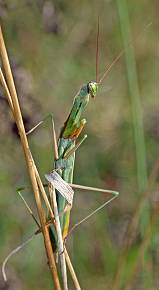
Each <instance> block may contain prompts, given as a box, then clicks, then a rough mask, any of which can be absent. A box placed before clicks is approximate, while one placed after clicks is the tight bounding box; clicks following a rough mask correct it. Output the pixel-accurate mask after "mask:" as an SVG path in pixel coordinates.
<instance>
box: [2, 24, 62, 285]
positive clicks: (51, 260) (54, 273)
mask: <svg viewBox="0 0 159 290" xmlns="http://www.w3.org/2000/svg"><path fill="white" fill-rule="evenodd" d="M0 53H1V57H2V63H3V66H4V70H5V75H6V78H7V83H8V88H9V91H10V95H11V99H12V103H13V109H14V117H15V121H16V124H17V127H18V131H19V135H20V139H21V144H22V147H23V151H24V156H25V160H26V163H27V167H28V172H29V176H30V180H31V183H32V188H33V192H34V196H35V200H36V205H37V210H38V215H39V219H40V223H41V228H42V233H43V237H44V243H45V249H46V254H47V257H48V262H49V266H50V271H51V274H52V278H53V281H54V285H55V289H56V290H61V287H60V282H59V278H58V273H57V269H56V264H55V259H54V255H53V251H52V245H51V241H50V236H49V231H48V228H47V227H46V226H45V222H46V219H45V214H44V211H43V208H42V203H41V199H40V193H39V188H38V184H37V180H36V175H35V169H34V166H33V162H32V157H31V154H30V149H29V144H28V140H27V137H26V133H25V128H24V124H23V119H22V114H21V110H20V106H19V101H18V97H17V93H16V89H15V85H14V80H13V76H12V72H11V68H10V63H9V59H8V55H7V51H6V47H5V43H4V39H3V35H2V30H1V28H0ZM11 109H12V107H11Z"/></svg>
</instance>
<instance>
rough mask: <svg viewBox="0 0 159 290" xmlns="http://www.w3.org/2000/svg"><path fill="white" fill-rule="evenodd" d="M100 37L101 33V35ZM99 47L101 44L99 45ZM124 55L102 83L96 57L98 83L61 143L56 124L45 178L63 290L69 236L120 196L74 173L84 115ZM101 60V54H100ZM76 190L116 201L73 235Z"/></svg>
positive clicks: (87, 89)
mask: <svg viewBox="0 0 159 290" xmlns="http://www.w3.org/2000/svg"><path fill="white" fill-rule="evenodd" d="M98 35H99V29H98V34H97V37H98ZM97 44H98V42H97ZM97 51H98V45H97ZM122 54H123V51H122V52H121V53H120V54H119V55H118V56H117V57H116V58H115V59H114V61H113V62H112V64H111V65H110V66H109V67H108V69H107V70H106V71H105V72H104V74H103V76H102V77H101V79H100V80H99V81H98V78H97V75H98V74H97V71H98V66H97V64H98V61H97V59H98V57H96V81H90V82H88V83H87V84H85V85H83V86H82V87H81V89H80V90H79V92H78V93H77V95H76V96H75V98H74V102H73V105H72V108H71V110H70V113H69V115H68V118H67V119H66V121H65V123H64V126H63V127H62V129H61V132H60V136H59V139H58V141H57V138H56V132H55V128H54V122H53V140H54V170H53V172H51V173H49V174H46V175H45V177H46V179H47V181H48V191H49V207H50V208H51V210H52V211H53V214H54V216H53V217H54V220H52V219H51V218H52V216H51V217H50V215H49V216H48V221H50V224H49V232H50V238H51V241H52V248H53V251H54V253H57V254H58V256H59V258H60V265H61V273H62V280H63V289H64V290H68V283H67V270H66V263H65V243H64V241H65V240H66V238H67V236H68V235H69V234H70V232H71V231H72V230H73V229H74V228H75V227H76V226H77V225H79V224H81V223H82V222H84V221H86V220H87V219H88V218H90V217H91V216H92V215H93V214H95V213H96V212H98V211H99V210H100V209H102V208H103V207H104V206H106V205H107V204H108V203H109V202H111V201H112V200H113V199H114V198H116V197H117V196H118V192H116V191H111V190H106V189H100V188H93V187H88V186H83V185H76V184H73V171H74V163H75V152H76V150H77V149H78V148H79V146H80V145H81V143H82V142H83V141H84V140H85V139H86V137H87V136H86V135H84V136H83V137H82V139H80V140H79V141H78V138H79V136H80V134H81V133H82V130H83V128H84V126H85V124H86V120H85V119H82V114H83V113H84V111H85V109H86V107H87V105H88V103H89V99H90V98H95V97H96V94H97V91H98V87H99V85H100V84H101V83H102V81H103V80H104V78H105V77H106V75H107V73H108V72H109V71H110V69H111V67H112V66H113V65H114V64H115V63H116V62H117V61H118V59H119V58H120V56H121V55H122ZM97 56H98V53H97ZM42 122H43V121H41V122H40V123H39V124H37V125H36V126H35V127H34V128H32V129H31V130H30V131H29V132H28V135H29V133H31V132H33V131H34V129H36V128H37V127H38V126H39V125H40V124H41V123H42ZM72 188H77V189H78V188H79V189H82V190H87V191H88V190H93V191H97V192H105V193H110V194H112V195H113V197H112V198H110V199H109V200H107V201H106V202H105V203H104V204H102V205H101V206H100V207H99V208H97V209H96V210H94V211H93V212H92V213H90V214H89V215H88V216H87V217H85V218H84V219H83V220H82V221H80V222H79V223H77V224H75V226H73V227H72V229H71V230H70V231H69V221H70V211H71V207H72V203H73V193H74V192H73V190H72Z"/></svg>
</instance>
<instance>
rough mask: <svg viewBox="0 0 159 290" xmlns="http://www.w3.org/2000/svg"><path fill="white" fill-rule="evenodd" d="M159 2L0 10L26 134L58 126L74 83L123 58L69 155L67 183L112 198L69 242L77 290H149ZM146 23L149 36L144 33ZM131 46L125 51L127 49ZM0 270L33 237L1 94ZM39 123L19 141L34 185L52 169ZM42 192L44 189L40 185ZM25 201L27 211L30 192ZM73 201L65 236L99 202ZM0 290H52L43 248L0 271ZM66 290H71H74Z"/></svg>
mask: <svg viewBox="0 0 159 290" xmlns="http://www.w3.org/2000/svg"><path fill="white" fill-rule="evenodd" d="M158 9H159V2H158V1H157V0H153V1H148V0H140V1H137V0H134V1H126V0H123V1H120V0H116V1H115V0H114V1H113V0H105V1H102V0H99V1H94V0H93V1H88V0H85V1H78V0H76V1H65V0H63V1H62V0H59V1H51V0H47V1H44V0H34V1H31V0H30V1H29V0H28V1H27V0H21V1H18V0H17V1H15V0H10V1H2V0H1V1H0V17H1V24H2V27H3V32H4V35H5V40H6V45H7V48H8V52H9V55H10V60H11V64H12V69H13V73H14V77H15V81H16V85H17V91H18V95H19V99H20V103H21V107H22V111H23V117H24V122H25V126H26V129H27V130H28V129H30V128H31V127H32V126H34V125H35V124H36V123H38V122H39V121H40V120H42V119H43V118H44V117H45V116H47V115H48V113H53V115H54V121H55V125H56V130H57V132H58V133H59V130H60V127H61V126H62V124H63V122H64V121H65V119H66V117H67V115H68V112H69V109H70V106H71V104H72V100H73V98H74V96H75V94H76V93H77V91H78V90H79V88H80V86H81V85H82V84H83V83H87V82H88V81H90V80H94V79H95V62H96V60H95V54H96V35H97V18H98V16H99V19H100V39H99V71H100V75H101V74H102V73H103V72H104V70H105V68H106V67H107V66H108V64H110V63H111V62H112V61H113V59H114V58H115V57H116V56H117V55H118V54H119V53H120V51H121V50H123V49H124V54H123V56H122V57H121V58H120V60H119V61H118V63H117V64H116V65H115V66H114V67H113V68H112V69H111V71H110V73H109V75H108V76H107V78H106V79H105V80H104V81H103V83H102V85H101V86H100V88H99V92H98V95H97V97H96V99H95V100H90V103H89V106H88V108H87V111H86V112H85V117H86V118H87V125H86V128H85V133H88V139H87V140H86V141H85V143H84V144H83V145H82V146H81V148H80V149H79V150H78V152H77V154H76V165H75V177H74V182H75V183H79V184H85V185H90V186H95V187H102V188H110V189H114V190H118V191H119V192H120V196H119V197H118V199H116V200H115V201H113V202H112V203H111V204H110V205H109V206H108V207H107V208H105V209H104V210H102V211H101V212H100V213H98V214H97V215H96V216H94V217H92V219H91V220H89V221H88V222H87V223H85V224H82V225H81V226H80V227H78V228H77V229H76V230H75V231H74V232H73V233H72V235H71V237H69V239H68V241H67V245H68V249H69V253H70V255H71V257H72V261H73V264H74V267H75V269H76V272H77V273H78V277H79V280H80V282H81V287H82V289H92V290H104V289H113V290H117V289H118V290H119V289H126V290H130V289H135V290H137V289H140V290H141V289H158V288H159V276H158V271H159V251H158V248H159V247H158V246H159V235H158V224H159V219H158V203H159V192H158V189H159V179H158V169H159V156H158V147H159V144H158V143H159V81H158V76H159V62H158V60H159V37H158V33H159V18H158ZM151 22H152V24H151V26H150V25H149V24H150V23H151ZM131 43H133V45H131ZM0 136H1V138H0V188H1V190H0V191H1V194H0V262H1V263H2V261H3V260H4V258H5V257H6V255H7V254H8V253H9V252H10V251H11V250H12V249H13V248H15V247H16V246H17V245H19V244H20V243H21V242H22V241H24V240H26V239H27V238H28V237H29V236H30V235H31V234H32V233H33V232H34V231H35V229H36V227H35V225H34V223H33V221H32V219H31V217H30V216H29V215H28V213H27V211H26V209H25V208H24V205H23V204H22V201H21V200H20V198H19V196H18V194H17V193H16V188H17V187H19V186H22V185H28V184H29V180H28V175H27V172H26V166H25V162H24V160H23V152H22V150H21V145H20V142H19V139H18V136H17V132H16V127H15V124H14V122H13V119H12V116H11V113H10V111H9V108H8V106H7V104H6V101H5V97H4V94H3V91H2V90H1V91H0ZM51 136H52V135H51V125H50V124H49V122H47V123H46V124H44V125H43V126H42V127H41V128H39V129H37V130H36V132H35V133H34V134H32V135H31V136H30V137H29V141H30V146H31V148H32V152H33V156H34V158H35V160H36V162H37V165H38V168H39V170H40V173H41V176H42V177H44V174H45V173H47V172H49V171H50V170H51V169H52V167H53V155H52V137H51ZM43 180H44V178H43ZM24 196H25V198H26V200H27V201H28V203H29V204H30V205H31V207H32V208H33V209H34V211H36V209H35V203H34V198H33V194H32V192H31V190H29V189H28V190H27V191H26V192H25V193H24ZM106 198H107V196H105V195H104V194H97V193H89V192H88V193H84V192H76V194H75V199H74V205H73V209H72V217H71V224H72V225H73V224H74V223H75V222H77V221H79V220H80V219H81V218H82V217H84V216H85V215H87V214H88V213H90V212H91V211H92V210H93V209H95V208H96V207H97V206H99V205H100V204H102V203H103V202H104V201H105V200H106ZM7 274H8V278H9V282H8V285H5V284H4V283H3V279H2V276H0V289H13V290H14V289H16V290H19V289H23V290H28V289H34V290H36V289H47V290H49V289H53V286H52V281H51V277H50V273H49V270H48V266H47V261H46V257H45V252H44V246H43V241H42V237H40V235H39V236H38V237H35V238H34V239H33V240H32V242H31V243H30V244H29V245H28V246H26V248H24V249H23V250H22V251H21V252H19V253H18V254H16V255H15V256H14V257H12V259H11V260H10V261H9V264H8V266H7ZM69 284H70V288H69V289H74V287H73V285H72V282H71V280H70V282H69Z"/></svg>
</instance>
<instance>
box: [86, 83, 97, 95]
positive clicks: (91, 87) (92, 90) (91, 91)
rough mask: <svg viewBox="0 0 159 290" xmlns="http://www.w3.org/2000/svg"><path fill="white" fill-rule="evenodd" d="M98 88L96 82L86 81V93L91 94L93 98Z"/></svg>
mask: <svg viewBox="0 0 159 290" xmlns="http://www.w3.org/2000/svg"><path fill="white" fill-rule="evenodd" d="M97 90H98V84H97V83H96V82H93V81H91V82H89V83H88V93H89V94H90V95H91V97H92V98H95V96H96V94H97Z"/></svg>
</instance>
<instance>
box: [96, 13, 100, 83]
mask: <svg viewBox="0 0 159 290" xmlns="http://www.w3.org/2000/svg"><path fill="white" fill-rule="evenodd" d="M98 68H99V16H98V24H97V38H96V83H98Z"/></svg>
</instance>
